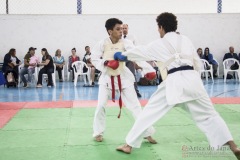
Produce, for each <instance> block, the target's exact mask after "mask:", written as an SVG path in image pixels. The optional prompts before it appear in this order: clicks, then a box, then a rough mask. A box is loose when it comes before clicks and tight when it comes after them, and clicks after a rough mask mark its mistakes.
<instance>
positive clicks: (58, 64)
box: [53, 49, 65, 82]
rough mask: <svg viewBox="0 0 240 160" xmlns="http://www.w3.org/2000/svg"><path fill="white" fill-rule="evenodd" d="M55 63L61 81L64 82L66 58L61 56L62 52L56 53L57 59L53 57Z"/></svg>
mask: <svg viewBox="0 0 240 160" xmlns="http://www.w3.org/2000/svg"><path fill="white" fill-rule="evenodd" d="M53 62H54V64H55V65H56V70H57V71H58V77H59V81H60V82H62V81H63V77H62V76H64V75H62V70H63V66H64V65H65V60H64V57H63V56H62V55H61V50H60V49H58V50H57V51H56V54H55V57H53Z"/></svg>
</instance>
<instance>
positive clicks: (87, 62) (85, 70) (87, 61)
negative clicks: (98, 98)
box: [83, 55, 96, 86]
mask: <svg viewBox="0 0 240 160" xmlns="http://www.w3.org/2000/svg"><path fill="white" fill-rule="evenodd" d="M85 63H86V64H87V66H88V67H90V68H91V70H90V72H91V81H92V86H94V85H95V83H94V80H95V70H96V68H95V67H94V65H93V64H92V62H91V57H90V56H89V55H86V56H85ZM87 71H88V68H86V67H84V68H83V73H85V72H87Z"/></svg>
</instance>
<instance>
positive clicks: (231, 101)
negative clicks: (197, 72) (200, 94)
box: [211, 97, 240, 104]
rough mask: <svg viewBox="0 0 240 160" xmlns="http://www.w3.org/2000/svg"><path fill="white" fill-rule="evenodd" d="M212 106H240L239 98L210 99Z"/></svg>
mask: <svg viewBox="0 0 240 160" xmlns="http://www.w3.org/2000/svg"><path fill="white" fill-rule="evenodd" d="M211 100H212V102H213V103H214V104H240V97H229V98H211Z"/></svg>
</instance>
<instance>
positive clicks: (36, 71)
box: [18, 63, 38, 86]
mask: <svg viewBox="0 0 240 160" xmlns="http://www.w3.org/2000/svg"><path fill="white" fill-rule="evenodd" d="M23 67H24V63H22V64H21V65H19V66H18V71H19V75H18V85H19V86H20V83H21V77H20V70H21V69H22V68H23ZM33 75H34V76H33V77H32V79H34V81H37V79H38V69H37V67H35V72H34V74H33Z"/></svg>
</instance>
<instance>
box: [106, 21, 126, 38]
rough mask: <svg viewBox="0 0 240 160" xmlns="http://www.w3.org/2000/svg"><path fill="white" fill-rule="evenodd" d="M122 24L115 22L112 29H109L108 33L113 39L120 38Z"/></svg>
mask: <svg viewBox="0 0 240 160" xmlns="http://www.w3.org/2000/svg"><path fill="white" fill-rule="evenodd" d="M122 31H123V29H122V24H116V25H115V26H114V27H113V30H109V31H108V32H109V35H110V37H112V38H114V39H121V38H122Z"/></svg>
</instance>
